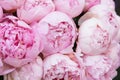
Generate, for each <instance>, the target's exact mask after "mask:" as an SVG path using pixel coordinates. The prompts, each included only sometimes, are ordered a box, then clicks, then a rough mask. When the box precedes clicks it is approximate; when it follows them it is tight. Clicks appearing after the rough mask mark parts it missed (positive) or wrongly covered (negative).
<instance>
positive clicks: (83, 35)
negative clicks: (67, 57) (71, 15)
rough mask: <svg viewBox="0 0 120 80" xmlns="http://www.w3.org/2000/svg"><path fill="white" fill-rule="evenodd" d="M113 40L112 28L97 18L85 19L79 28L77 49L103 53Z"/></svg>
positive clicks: (91, 52) (91, 53)
mask: <svg viewBox="0 0 120 80" xmlns="http://www.w3.org/2000/svg"><path fill="white" fill-rule="evenodd" d="M111 40H112V39H111V35H110V28H109V27H108V26H106V25H105V24H103V23H102V22H101V21H100V20H98V19H97V18H90V19H87V20H85V21H84V22H83V23H82V24H81V26H80V28H79V36H78V43H77V50H76V51H79V49H81V52H83V53H84V54H89V55H96V54H101V53H103V52H106V50H107V49H108V48H109V45H110V43H111ZM77 53H79V52H77Z"/></svg>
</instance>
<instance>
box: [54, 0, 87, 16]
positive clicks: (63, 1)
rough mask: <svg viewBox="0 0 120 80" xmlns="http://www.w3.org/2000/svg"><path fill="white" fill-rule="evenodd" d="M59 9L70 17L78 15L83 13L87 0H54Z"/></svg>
mask: <svg viewBox="0 0 120 80" xmlns="http://www.w3.org/2000/svg"><path fill="white" fill-rule="evenodd" d="M53 2H54V4H55V8H56V10H57V11H61V12H64V13H66V14H68V15H69V16H70V17H76V16H78V15H79V14H81V13H82V11H83V9H84V6H85V0H53Z"/></svg>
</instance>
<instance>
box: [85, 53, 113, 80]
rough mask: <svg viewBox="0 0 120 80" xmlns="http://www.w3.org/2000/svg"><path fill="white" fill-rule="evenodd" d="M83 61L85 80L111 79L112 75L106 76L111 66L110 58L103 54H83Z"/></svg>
mask: <svg viewBox="0 0 120 80" xmlns="http://www.w3.org/2000/svg"><path fill="white" fill-rule="evenodd" d="M84 63H85V66H86V70H85V72H86V73H85V74H86V77H87V80H112V78H113V77H112V76H107V74H108V73H109V72H111V71H110V70H111V68H112V67H113V66H112V64H113V61H112V60H111V59H110V58H108V57H106V56H104V55H96V56H85V57H84ZM111 75H114V74H111Z"/></svg>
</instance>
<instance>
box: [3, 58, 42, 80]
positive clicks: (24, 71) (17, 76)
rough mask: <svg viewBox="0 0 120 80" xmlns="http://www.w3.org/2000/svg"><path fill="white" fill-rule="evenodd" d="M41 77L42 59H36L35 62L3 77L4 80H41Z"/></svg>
mask: <svg viewBox="0 0 120 80" xmlns="http://www.w3.org/2000/svg"><path fill="white" fill-rule="evenodd" d="M42 75H43V63H42V59H41V58H40V57H38V58H37V59H36V60H35V61H33V62H31V63H29V64H26V65H24V66H22V67H21V68H17V69H16V70H15V71H13V72H11V73H9V74H7V75H5V76H4V80H41V79H42Z"/></svg>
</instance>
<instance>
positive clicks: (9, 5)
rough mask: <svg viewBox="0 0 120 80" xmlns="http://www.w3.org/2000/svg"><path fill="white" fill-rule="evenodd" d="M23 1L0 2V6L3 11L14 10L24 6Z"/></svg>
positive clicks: (7, 0) (1, 0)
mask: <svg viewBox="0 0 120 80" xmlns="http://www.w3.org/2000/svg"><path fill="white" fill-rule="evenodd" d="M24 1H25V0H0V6H1V7H2V8H3V9H5V10H14V9H17V8H19V7H20V6H21V5H23V4H24Z"/></svg>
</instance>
